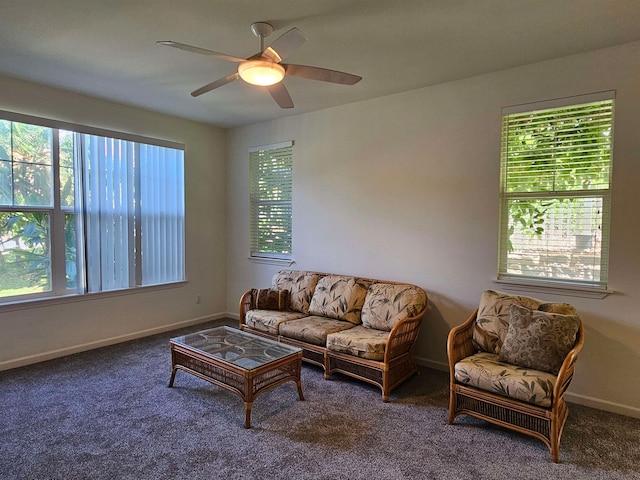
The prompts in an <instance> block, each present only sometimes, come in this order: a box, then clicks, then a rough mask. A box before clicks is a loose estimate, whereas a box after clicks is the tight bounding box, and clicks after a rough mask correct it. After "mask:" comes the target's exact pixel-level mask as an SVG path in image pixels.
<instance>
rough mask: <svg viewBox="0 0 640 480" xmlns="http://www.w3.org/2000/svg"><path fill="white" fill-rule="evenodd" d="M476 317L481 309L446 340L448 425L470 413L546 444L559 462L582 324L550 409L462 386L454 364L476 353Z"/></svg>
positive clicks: (580, 346) (559, 374) (558, 382)
mask: <svg viewBox="0 0 640 480" xmlns="http://www.w3.org/2000/svg"><path fill="white" fill-rule="evenodd" d="M477 314H478V310H476V311H475V312H474V313H473V314H472V315H471V316H470V317H469V319H468V320H467V321H466V322H464V323H463V324H462V325H459V326H458V327H455V328H453V329H452V330H451V331H450V332H449V338H448V341H447V355H448V357H449V376H450V396H449V420H448V423H449V425H451V424H452V423H453V420H454V419H455V418H456V416H458V415H460V414H467V415H471V416H473V417H476V418H479V419H481V420H485V421H487V422H491V423H493V424H495V425H499V426H501V427H505V428H508V429H511V430H514V431H517V432H520V433H523V434H525V435H529V436H532V437H535V438H537V439H539V440H542V441H543V442H544V443H545V445H547V447H548V448H549V452H550V454H551V458H552V459H553V461H554V462H555V463H559V462H560V438H561V437H562V431H563V429H564V425H565V422H566V420H567V416H568V413H569V409H568V407H567V403H566V402H565V400H564V393H565V392H566V390H567V387H568V386H569V383H571V380H572V379H573V373H574V370H575V363H576V360H577V358H578V353H579V352H580V350H581V349H582V346H583V344H584V327H583V325H582V322H580V326H579V329H578V333H577V335H576V343H575V345H574V347H573V349H572V350H571V351H570V352H569V353H568V354H567V356H566V357H565V360H564V362H563V363H562V366H561V368H560V371H559V372H558V375H557V380H556V383H555V387H554V389H553V397H552V401H551V406H550V407H549V408H543V407H540V406H537V405H532V404H529V403H526V402H522V401H519V400H515V399H512V398H508V397H504V396H501V395H497V394H493V393H490V392H487V391H484V390H481V389H478V388H475V387H471V386H468V385H463V384H461V383H459V382H458V381H457V380H456V379H455V375H454V366H455V364H456V363H457V362H459V361H460V360H462V359H464V358H466V357H469V356H471V355H473V354H475V353H477V352H476V349H475V348H474V346H473V343H472V340H471V338H472V332H473V327H474V325H475V320H476V316H477Z"/></svg>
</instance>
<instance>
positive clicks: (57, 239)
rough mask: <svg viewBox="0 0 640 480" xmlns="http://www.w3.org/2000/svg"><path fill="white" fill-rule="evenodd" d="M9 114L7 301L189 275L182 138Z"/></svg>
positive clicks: (1, 275)
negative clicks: (136, 136) (90, 129)
mask: <svg viewBox="0 0 640 480" xmlns="http://www.w3.org/2000/svg"><path fill="white" fill-rule="evenodd" d="M2 117H3V118H4V119H2V120H0V303H1V302H7V301H13V300H21V299H28V298H38V297H51V296H56V295H64V294H73V293H87V292H102V291H110V290H119V289H126V288H132V287H136V286H142V285H153V284H161V283H171V282H176V281H182V280H184V165H183V163H184V152H183V149H182V147H181V146H179V145H176V144H171V145H162V146H161V145H152V144H147V143H142V142H138V141H134V140H131V139H127V140H125V139H122V138H116V137H115V135H114V136H107V135H96V134H94V133H82V132H81V131H80V130H82V127H78V128H74V126H71V125H66V124H65V125H64V128H59V127H60V126H61V125H55V123H54V122H48V121H46V120H43V119H34V118H31V117H23V116H19V115H15V114H9V113H6V112H5V113H3V114H2ZM52 125H53V126H52Z"/></svg>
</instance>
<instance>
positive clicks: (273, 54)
mask: <svg viewBox="0 0 640 480" xmlns="http://www.w3.org/2000/svg"><path fill="white" fill-rule="evenodd" d="M306 41H307V37H305V36H304V34H303V33H302V32H301V31H300V30H299V29H297V28H296V27H293V28H292V29H291V30H289V31H287V32H285V33H283V34H282V35H281V36H280V37H279V38H278V39H277V40H276V41H275V42H273V43H272V44H271V45H270V46H268V47H267V48H266V49H265V50H264V52H262V55H264V56H265V57H267V58H269V59H270V60H273V61H274V62H276V63H280V62H281V61H282V60H284V59H285V58H287V57H288V56H289V55H290V54H291V53H292V52H293V51H294V50H296V49H297V48H298V47H299V46H300V45H302V44H303V43H304V42H306Z"/></svg>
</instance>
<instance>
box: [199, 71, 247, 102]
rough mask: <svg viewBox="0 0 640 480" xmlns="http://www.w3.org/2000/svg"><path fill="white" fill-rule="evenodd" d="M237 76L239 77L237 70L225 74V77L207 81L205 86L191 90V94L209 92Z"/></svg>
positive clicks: (235, 78)
mask: <svg viewBox="0 0 640 480" xmlns="http://www.w3.org/2000/svg"><path fill="white" fill-rule="evenodd" d="M238 78H240V75H238V72H234V73H232V74H231V75H227V76H226V77H224V78H221V79H219V80H216V81H215V82H211V83H207V84H206V85H205V86H203V87H200V88H199V89H197V90H194V91H193V92H191V96H192V97H197V96H200V95H202V94H203V93H207V92H210V91H211V90H214V89H216V88H218V87H222V86H223V85H226V84H227V83H231V82H233V81H234V80H237V79H238Z"/></svg>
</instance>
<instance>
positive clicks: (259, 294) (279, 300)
mask: <svg viewBox="0 0 640 480" xmlns="http://www.w3.org/2000/svg"><path fill="white" fill-rule="evenodd" d="M251 308H252V309H258V310H289V290H274V289H272V288H262V289H257V288H253V289H251Z"/></svg>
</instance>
